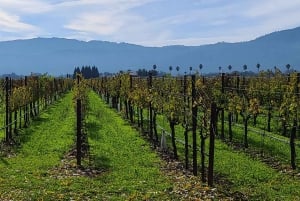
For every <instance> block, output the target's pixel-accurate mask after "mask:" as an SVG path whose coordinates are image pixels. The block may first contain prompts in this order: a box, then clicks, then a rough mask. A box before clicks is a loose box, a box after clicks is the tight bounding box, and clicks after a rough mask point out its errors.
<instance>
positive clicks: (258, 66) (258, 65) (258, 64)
mask: <svg viewBox="0 0 300 201" xmlns="http://www.w3.org/2000/svg"><path fill="white" fill-rule="evenodd" d="M256 68H257V73H259V68H260V63H257V64H256Z"/></svg>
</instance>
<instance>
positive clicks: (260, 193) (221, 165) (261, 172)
mask: <svg viewBox="0 0 300 201" xmlns="http://www.w3.org/2000/svg"><path fill="white" fill-rule="evenodd" d="M158 124H160V125H161V126H162V127H163V128H165V129H166V130H167V131H168V132H170V129H169V126H168V121H167V120H166V118H164V117H162V116H159V117H158ZM241 132H242V131H241ZM189 135H191V134H189ZM240 135H241V134H240ZM176 137H177V138H178V139H184V135H183V128H182V126H181V125H178V126H176ZM167 140H168V145H169V147H171V143H170V141H171V139H170V138H167ZM191 142H192V141H191V139H190V141H189V143H190V144H191ZM197 143H198V146H199V144H200V137H198V139H197ZM208 144H209V140H206V145H207V147H206V148H207V151H206V153H208ZM177 146H178V147H177V148H178V151H179V153H178V154H179V158H180V159H181V160H184V145H183V144H180V143H177ZM190 153H191V150H190ZM206 164H208V163H207V161H206ZM215 173H216V174H218V175H221V176H222V177H224V178H225V179H226V180H228V181H229V183H228V184H226V185H227V186H221V185H220V186H217V188H219V189H224V190H225V191H228V192H230V193H234V192H236V191H238V192H241V193H243V194H244V195H246V196H247V197H248V198H250V199H251V200H300V192H299V190H298V189H299V188H300V180H299V177H295V178H293V177H291V176H289V175H286V174H284V173H280V172H278V171H276V170H274V169H272V168H271V167H269V166H268V165H266V164H265V163H263V162H261V161H259V160H255V159H253V158H251V157H250V156H248V155H247V154H245V153H243V152H242V151H236V150H234V149H233V148H232V147H230V146H228V145H226V144H225V143H224V142H222V141H221V140H216V145H215ZM217 182H218V181H217Z"/></svg>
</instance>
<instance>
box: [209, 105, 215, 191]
mask: <svg viewBox="0 0 300 201" xmlns="http://www.w3.org/2000/svg"><path fill="white" fill-rule="evenodd" d="M216 120H217V106H216V103H214V102H213V103H212V104H211V116H210V129H209V132H210V133H209V161H208V178H207V182H208V185H209V186H213V178H214V156H215V131H216V129H217V126H216V124H217V122H216Z"/></svg>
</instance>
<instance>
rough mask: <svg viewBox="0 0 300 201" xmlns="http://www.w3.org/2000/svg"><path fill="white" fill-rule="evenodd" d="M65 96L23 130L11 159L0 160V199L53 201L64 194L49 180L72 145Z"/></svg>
mask: <svg viewBox="0 0 300 201" xmlns="http://www.w3.org/2000/svg"><path fill="white" fill-rule="evenodd" d="M71 101H72V95H71V94H68V95H67V96H66V97H64V99H63V100H61V101H58V102H57V103H55V104H54V105H53V106H51V107H50V108H49V109H47V110H45V111H44V112H43V113H42V114H41V115H40V117H38V118H37V119H36V120H35V121H33V122H32V124H31V125H30V127H29V128H27V129H25V130H22V132H21V133H20V134H19V135H20V142H21V146H20V147H18V148H17V149H16V150H15V154H14V155H12V156H10V157H4V156H1V160H0V199H13V200H30V199H31V200H37V199H46V200H47V199H50V198H51V199H52V198H53V199H54V198H58V197H57V196H58V195H59V194H60V193H66V192H67V190H66V189H65V188H64V187H63V186H61V182H60V181H58V180H56V179H51V178H49V173H48V171H49V169H51V168H52V167H54V166H56V165H59V163H60V160H61V157H62V156H63V154H64V153H65V152H67V151H68V150H69V149H70V146H71V145H72V144H73V135H74V121H75V119H74V116H75V114H74V109H73V107H70V104H71Z"/></svg>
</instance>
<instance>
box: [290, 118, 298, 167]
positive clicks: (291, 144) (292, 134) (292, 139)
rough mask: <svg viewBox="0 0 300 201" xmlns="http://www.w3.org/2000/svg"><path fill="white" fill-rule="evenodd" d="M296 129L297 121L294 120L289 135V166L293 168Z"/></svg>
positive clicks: (294, 162) (294, 165)
mask: <svg viewBox="0 0 300 201" xmlns="http://www.w3.org/2000/svg"><path fill="white" fill-rule="evenodd" d="M296 130H297V121H296V120H294V124H293V127H292V130H291V136H290V149H291V166H292V168H293V169H294V170H295V169H296V149H295V138H296Z"/></svg>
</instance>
